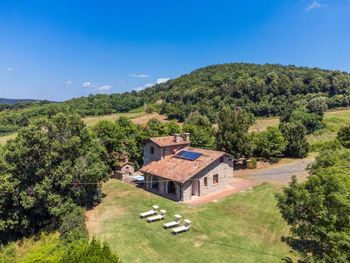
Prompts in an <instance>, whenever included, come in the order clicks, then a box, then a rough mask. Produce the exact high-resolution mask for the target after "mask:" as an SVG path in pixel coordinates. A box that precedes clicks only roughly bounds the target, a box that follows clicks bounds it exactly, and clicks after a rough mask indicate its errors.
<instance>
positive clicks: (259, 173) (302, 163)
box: [234, 158, 314, 184]
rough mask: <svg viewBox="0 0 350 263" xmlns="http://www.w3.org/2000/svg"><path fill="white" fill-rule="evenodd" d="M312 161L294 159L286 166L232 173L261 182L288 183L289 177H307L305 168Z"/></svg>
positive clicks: (301, 178) (280, 165) (310, 159)
mask: <svg viewBox="0 0 350 263" xmlns="http://www.w3.org/2000/svg"><path fill="white" fill-rule="evenodd" d="M313 161H314V159H313V158H306V159H295V160H292V161H291V162H290V163H287V164H276V165H274V166H271V167H267V168H262V169H255V170H238V171H234V176H238V177H242V178H246V179H250V180H254V181H257V182H258V183H262V182H273V181H274V182H280V183H284V184H286V183H288V182H290V179H291V176H292V175H296V176H297V178H298V179H300V180H303V179H305V178H306V177H307V176H308V173H307V171H306V170H305V169H306V167H307V166H308V165H309V164H310V163H312V162H313Z"/></svg>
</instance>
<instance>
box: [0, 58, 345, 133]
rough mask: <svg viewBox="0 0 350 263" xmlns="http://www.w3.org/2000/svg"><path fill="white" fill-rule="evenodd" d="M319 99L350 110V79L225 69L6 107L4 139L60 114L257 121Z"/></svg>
mask: <svg viewBox="0 0 350 263" xmlns="http://www.w3.org/2000/svg"><path fill="white" fill-rule="evenodd" d="M315 97H322V98H323V99H324V100H325V101H326V104H327V107H328V108H330V109H332V108H337V107H346V106H349V105H350V74H348V73H346V72H340V71H331V70H322V69H318V68H305V67H296V66H282V65H270V64H265V65H258V64H242V63H234V64H221V65H213V66H209V67H205V68H201V69H198V70H195V71H193V72H192V73H190V74H187V75H183V76H181V77H179V78H176V79H173V80H169V81H168V82H166V83H162V84H157V85H155V86H153V87H150V88H147V89H145V90H142V91H139V92H136V91H132V92H125V93H120V94H111V95H107V94H98V95H90V96H87V97H81V98H74V99H71V100H67V101H65V102H60V103H49V102H47V101H43V102H34V103H19V104H12V105H8V104H0V135H1V134H7V133H11V132H14V131H17V130H18V129H19V128H21V127H25V126H27V125H28V123H29V121H30V120H31V119H35V118H38V117H40V116H51V115H54V114H56V113H58V112H64V113H67V112H69V113H72V112H74V113H77V114H79V115H80V116H88V115H104V114H111V113H116V112H128V111H130V110H135V109H138V108H140V107H142V106H145V105H147V107H146V110H148V111H153V110H157V111H160V113H162V114H165V115H167V116H168V117H169V118H170V119H177V120H180V121H184V120H185V119H186V118H187V116H188V115H189V114H190V113H191V112H196V111H197V112H199V113H200V114H201V115H204V116H207V117H208V118H209V120H210V121H211V122H212V123H216V122H217V117H218V116H217V113H218V112H219V111H220V110H221V109H222V108H224V107H225V106H230V107H239V108H243V109H245V110H247V111H248V112H251V113H253V114H254V115H255V116H280V115H282V114H283V113H284V112H285V111H290V110H293V109H296V108H300V107H304V106H306V105H307V102H308V101H309V100H311V99H313V98H315Z"/></svg>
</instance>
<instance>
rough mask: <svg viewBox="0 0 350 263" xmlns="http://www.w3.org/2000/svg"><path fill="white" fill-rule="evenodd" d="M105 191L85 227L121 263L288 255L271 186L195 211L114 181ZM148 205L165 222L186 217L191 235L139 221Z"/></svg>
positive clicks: (269, 258)
mask: <svg viewBox="0 0 350 263" xmlns="http://www.w3.org/2000/svg"><path fill="white" fill-rule="evenodd" d="M104 192H105V193H106V194H107V196H106V198H105V199H104V200H103V202H102V204H100V205H99V206H98V207H96V208H95V209H94V210H92V211H89V212H88V218H89V220H88V228H89V230H90V231H91V232H93V234H94V235H96V236H97V237H98V238H101V239H102V240H106V241H108V242H109V243H110V245H111V247H112V249H113V250H114V251H116V252H117V253H118V254H119V255H120V256H121V258H122V259H123V260H124V262H280V261H281V259H282V258H283V257H285V256H288V255H289V256H290V253H289V251H288V247H287V246H286V245H285V244H283V243H282V242H281V240H280V239H281V236H282V235H284V234H286V233H287V227H286V225H285V224H284V222H283V220H282V219H281V217H280V215H279V212H278V210H277V208H276V201H275V198H274V193H275V192H276V189H275V188H274V187H273V186H271V185H267V184H266V185H261V186H259V187H257V188H256V189H254V190H252V191H248V192H242V193H238V194H235V195H233V196H231V197H228V198H226V199H224V200H222V201H219V202H217V203H210V204H206V205H202V206H197V207H189V206H187V205H185V204H178V203H175V202H172V201H169V200H167V199H165V198H161V197H158V196H156V195H153V194H150V193H148V192H145V191H143V190H140V189H137V188H135V187H133V186H130V185H128V184H126V183H122V182H119V181H116V180H110V181H109V182H108V183H106V184H105V185H104ZM153 204H158V205H160V207H161V208H162V209H166V210H167V211H168V214H167V218H166V220H165V221H168V220H170V219H172V217H173V215H174V214H176V213H180V214H181V215H183V216H184V218H190V219H191V220H192V221H193V226H192V228H191V231H189V232H188V233H183V234H181V235H179V236H176V237H175V236H173V235H171V234H170V231H169V230H164V229H163V228H162V227H161V225H162V223H163V222H156V223H152V224H148V223H146V222H145V220H141V219H139V218H138V214H139V212H141V211H145V210H148V209H149V208H150V207H151V206H152V205H153Z"/></svg>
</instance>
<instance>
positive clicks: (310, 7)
mask: <svg viewBox="0 0 350 263" xmlns="http://www.w3.org/2000/svg"><path fill="white" fill-rule="evenodd" d="M322 7H327V5H326V4H322V3H320V2H318V1H313V2H311V3H310V4H309V5H308V6H307V7H306V8H305V11H306V12H310V11H312V10H314V9H318V8H322Z"/></svg>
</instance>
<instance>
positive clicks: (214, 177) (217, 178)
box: [213, 174, 219, 184]
mask: <svg viewBox="0 0 350 263" xmlns="http://www.w3.org/2000/svg"><path fill="white" fill-rule="evenodd" d="M217 183H219V175H218V174H214V175H213V184H217Z"/></svg>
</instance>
